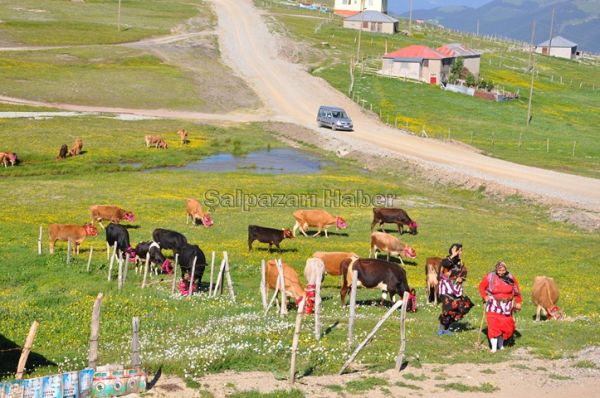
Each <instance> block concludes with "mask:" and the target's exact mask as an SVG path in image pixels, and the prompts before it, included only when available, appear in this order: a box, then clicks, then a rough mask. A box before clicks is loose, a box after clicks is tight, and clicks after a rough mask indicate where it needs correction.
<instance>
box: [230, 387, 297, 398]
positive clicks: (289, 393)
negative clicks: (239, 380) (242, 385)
mask: <svg viewBox="0 0 600 398" xmlns="http://www.w3.org/2000/svg"><path fill="white" fill-rule="evenodd" d="M227 396H228V397H229V398H303V397H304V394H303V393H302V391H300V390H298V389H296V388H294V389H291V390H275V391H273V392H269V393H261V392H259V391H256V390H252V391H242V392H235V393H233V394H229V395H227Z"/></svg>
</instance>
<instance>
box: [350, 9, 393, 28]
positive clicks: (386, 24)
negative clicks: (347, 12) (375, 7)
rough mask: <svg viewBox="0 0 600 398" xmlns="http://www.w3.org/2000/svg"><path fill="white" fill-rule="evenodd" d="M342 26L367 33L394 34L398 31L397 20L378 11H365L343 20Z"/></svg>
mask: <svg viewBox="0 0 600 398" xmlns="http://www.w3.org/2000/svg"><path fill="white" fill-rule="evenodd" d="M343 26H344V28H349V29H357V30H358V29H362V30H364V31H367V32H375V33H387V34H394V33H396V32H397V31H398V20H397V19H396V18H392V17H390V16H389V15H387V14H384V13H381V12H379V11H371V10H366V11H363V12H359V13H358V14H356V15H353V16H351V17H347V18H344V25H343Z"/></svg>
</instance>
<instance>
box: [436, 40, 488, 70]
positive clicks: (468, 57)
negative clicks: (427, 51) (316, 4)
mask: <svg viewBox="0 0 600 398" xmlns="http://www.w3.org/2000/svg"><path fill="white" fill-rule="evenodd" d="M436 51H437V52H439V53H442V54H444V55H447V56H449V57H452V58H462V60H463V66H464V67H465V68H467V69H468V70H469V72H471V73H472V74H473V76H475V77H476V78H477V77H479V64H480V61H481V53H478V52H477V51H473V50H471V49H470V48H468V47H465V46H463V45H462V44H459V43H451V44H445V45H443V46H442V47H440V48H437V49H436Z"/></svg>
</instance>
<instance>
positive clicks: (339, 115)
mask: <svg viewBox="0 0 600 398" xmlns="http://www.w3.org/2000/svg"><path fill="white" fill-rule="evenodd" d="M332 113H333V117H334V118H336V119H347V118H348V117H347V116H346V113H345V112H342V111H333V112H332Z"/></svg>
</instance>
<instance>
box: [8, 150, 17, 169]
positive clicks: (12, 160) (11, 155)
mask: <svg viewBox="0 0 600 398" xmlns="http://www.w3.org/2000/svg"><path fill="white" fill-rule="evenodd" d="M8 159H9V160H10V164H11V165H13V166H14V165H15V164H16V163H17V154H16V153H13V152H11V153H9V154H8Z"/></svg>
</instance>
